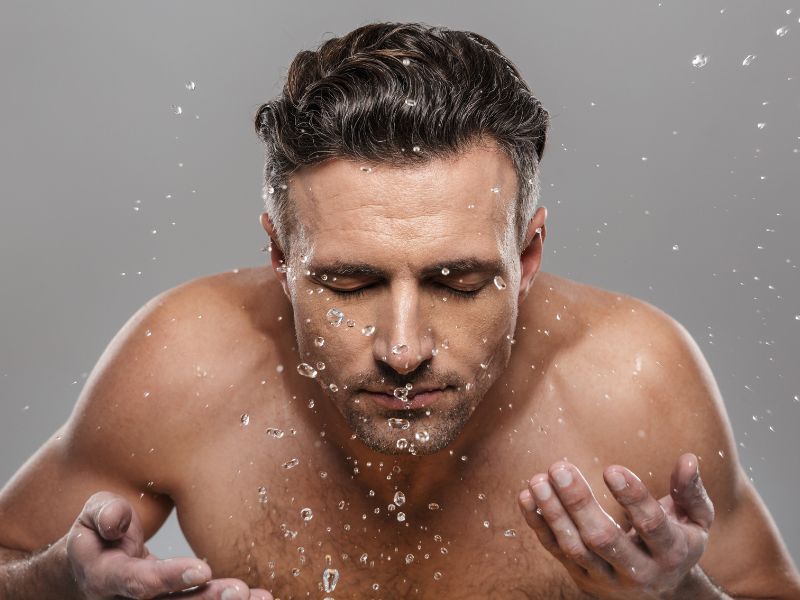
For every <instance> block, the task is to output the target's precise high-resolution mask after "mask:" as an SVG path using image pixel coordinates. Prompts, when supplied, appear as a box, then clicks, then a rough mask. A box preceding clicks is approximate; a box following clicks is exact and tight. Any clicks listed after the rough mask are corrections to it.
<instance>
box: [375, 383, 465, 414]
mask: <svg viewBox="0 0 800 600" xmlns="http://www.w3.org/2000/svg"><path fill="white" fill-rule="evenodd" d="M449 391H450V387H449V386H448V387H445V388H428V389H425V388H422V389H419V390H417V389H412V390H410V391H409V393H408V401H404V400H402V399H400V398H397V397H395V396H394V394H393V393H392V392H388V393H387V392H385V391H381V392H372V391H370V390H363V393H364V394H366V395H367V396H369V398H370V399H372V400H374V401H375V403H376V404H378V405H380V406H383V407H384V408H390V409H393V410H401V409H416V408H424V407H425V406H429V405H431V404H432V403H434V402H437V401H439V400H441V399H442V398H443V397H444V396H445V395H446V394H447V393H448V392H449Z"/></svg>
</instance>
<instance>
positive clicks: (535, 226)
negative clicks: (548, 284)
mask: <svg viewBox="0 0 800 600" xmlns="http://www.w3.org/2000/svg"><path fill="white" fill-rule="evenodd" d="M546 219H547V208H545V207H544V206H540V207H539V208H537V209H536V212H535V213H534V215H533V217H532V218H531V221H530V223H529V224H528V229H527V231H526V233H525V241H524V244H523V250H522V253H521V254H520V256H519V262H520V271H521V276H520V282H519V298H518V301H519V303H522V301H523V300H525V298H526V297H527V295H528V291H529V290H530V288H531V285H533V281H534V279H535V278H536V273H538V272H539V268H540V267H541V265H542V253H543V249H544V239H545V237H547V227H546V225H545V220H546Z"/></svg>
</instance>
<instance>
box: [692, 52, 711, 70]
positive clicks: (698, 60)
mask: <svg viewBox="0 0 800 600" xmlns="http://www.w3.org/2000/svg"><path fill="white" fill-rule="evenodd" d="M706 64H708V57H707V56H706V55H704V54H697V55H695V57H694V58H693V59H692V66H693V67H697V68H698V69H702V68H703V67H705V66H706Z"/></svg>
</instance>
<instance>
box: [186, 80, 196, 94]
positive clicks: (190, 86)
mask: <svg viewBox="0 0 800 600" xmlns="http://www.w3.org/2000/svg"><path fill="white" fill-rule="evenodd" d="M195 87H196V84H195V82H194V81H187V82H186V89H187V90H189V91H190V92H193V91H194V90H195Z"/></svg>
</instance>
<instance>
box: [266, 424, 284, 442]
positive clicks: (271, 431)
mask: <svg viewBox="0 0 800 600" xmlns="http://www.w3.org/2000/svg"><path fill="white" fill-rule="evenodd" d="M267 435H268V436H270V437H274V438H275V439H278V440H279V439H281V438H282V437H283V429H278V428H276V427H269V428H267Z"/></svg>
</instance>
